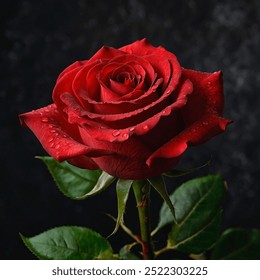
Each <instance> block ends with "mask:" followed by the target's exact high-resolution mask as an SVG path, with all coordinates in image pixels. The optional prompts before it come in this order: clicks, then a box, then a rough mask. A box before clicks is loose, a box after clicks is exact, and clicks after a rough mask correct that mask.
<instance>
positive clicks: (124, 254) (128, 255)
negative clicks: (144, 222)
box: [119, 245, 140, 260]
mask: <svg viewBox="0 0 260 280" xmlns="http://www.w3.org/2000/svg"><path fill="white" fill-rule="evenodd" d="M131 247H132V246H131V245H125V246H124V247H122V248H121V249H120V251H119V258H120V259H121V260H140V258H139V257H138V256H136V255H135V254H134V253H133V252H132V251H131Z"/></svg>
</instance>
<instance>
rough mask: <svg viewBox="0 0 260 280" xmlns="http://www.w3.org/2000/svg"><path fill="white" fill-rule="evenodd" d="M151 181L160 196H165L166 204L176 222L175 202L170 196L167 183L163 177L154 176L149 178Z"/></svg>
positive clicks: (173, 220)
mask: <svg viewBox="0 0 260 280" xmlns="http://www.w3.org/2000/svg"><path fill="white" fill-rule="evenodd" d="M148 181H149V183H150V184H151V185H152V187H153V188H154V189H155V190H156V191H157V192H158V193H159V194H160V196H161V197H162V198H163V200H164V202H165V204H166V205H167V206H168V207H167V209H168V211H169V212H171V214H170V215H171V221H172V222H175V223H176V218H175V209H174V206H173V203H172V201H171V199H170V197H169V194H168V192H167V189H166V185H165V183H164V180H163V177H162V176H158V177H153V178H150V179H148Z"/></svg>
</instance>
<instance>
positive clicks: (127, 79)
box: [116, 72, 136, 88]
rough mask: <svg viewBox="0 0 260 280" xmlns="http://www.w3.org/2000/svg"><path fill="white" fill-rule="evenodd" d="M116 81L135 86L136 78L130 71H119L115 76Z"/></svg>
mask: <svg viewBox="0 0 260 280" xmlns="http://www.w3.org/2000/svg"><path fill="white" fill-rule="evenodd" d="M116 81H117V82H119V83H121V84H124V85H126V86H129V87H132V88H133V87H135V85H136V79H135V76H134V75H133V74H132V73H129V72H121V73H119V74H118V75H117V76H116Z"/></svg>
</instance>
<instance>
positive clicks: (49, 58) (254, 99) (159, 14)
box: [0, 0, 260, 259]
mask: <svg viewBox="0 0 260 280" xmlns="http://www.w3.org/2000/svg"><path fill="white" fill-rule="evenodd" d="M0 13H1V15H0V20H1V24H0V34H1V64H0V65H1V67H0V71H1V87H0V99H1V101H0V106H1V108H0V116H1V126H0V129H1V132H0V138H1V146H0V147H1V169H0V180H1V189H0V192H1V194H0V225H1V231H0V236H1V242H0V258H3V259H5V258H6V259H19V258H21V259H26V258H33V257H32V256H31V254H30V253H29V252H28V251H27V250H26V248H25V247H24V246H23V244H22V242H21V241H20V239H19V236H18V232H22V233H23V234H25V235H29V236H31V235H35V234H38V233H40V232H41V231H44V230H46V229H48V228H50V227H54V226H59V225H70V224H77V225H84V226H89V227H92V228H94V229H95V230H97V231H99V232H100V233H102V234H104V235H108V234H109V233H111V231H112V229H113V223H112V222H111V221H110V220H109V219H108V218H107V217H106V216H105V215H104V213H105V212H109V213H113V214H115V213H116V204H115V193H114V188H110V189H108V190H107V191H106V192H105V193H104V194H101V195H100V196H99V197H94V198H91V199H89V200H86V201H83V202H75V201H70V200H69V199H67V198H65V197H63V196H62V195H61V193H60V192H59V191H58V190H57V189H56V188H55V186H54V183H53V181H52V180H51V178H50V176H49V174H48V172H47V170H46V169H45V167H44V166H43V164H42V163H41V162H40V161H39V160H37V159H34V156H35V155H45V152H44V150H43V149H42V147H41V145H40V144H39V143H38V141H37V139H36V138H35V137H34V135H33V134H32V133H31V132H30V131H29V130H26V129H24V128H21V127H20V125H19V121H18V118H17V115H18V114H19V113H21V112H26V111H30V110H32V109H35V108H39V107H42V106H45V105H47V104H49V103H51V92H52V88H53V86H54V84H55V80H56V77H57V76H58V74H59V73H60V71H61V70H62V69H63V68H64V67H66V66H67V65H69V64H71V63H72V62H74V61H75V60H81V59H87V58H89V57H90V56H91V55H92V54H93V53H94V52H95V51H97V50H98V49H99V48H100V47H101V46H102V45H109V46H114V47H120V46H122V45H125V44H128V43H131V42H133V41H135V40H137V39H140V38H143V37H147V38H148V39H149V40H150V42H151V43H152V44H154V45H163V46H165V47H166V48H167V49H168V50H170V51H172V52H174V53H175V54H176V55H177V57H178V58H179V61H180V63H181V64H182V66H184V67H186V68H194V69H196V70H200V71H208V72H210V71H216V70H218V69H222V70H223V72H224V83H225V97H226V107H225V116H226V117H227V118H230V119H232V120H234V123H233V124H232V125H230V126H229V127H228V129H227V132H226V133H224V134H222V135H221V136H218V137H217V138H215V139H213V140H211V141H210V142H208V143H207V144H205V145H203V146H201V147H198V148H193V149H191V150H190V151H189V152H188V153H187V154H186V155H185V156H184V158H183V160H182V162H181V165H182V166H183V167H192V166H198V165H201V164H203V163H205V162H206V161H207V160H208V159H209V158H210V157H211V156H212V163H211V165H210V166H209V167H207V168H205V169H204V170H202V171H200V172H198V173H196V174H193V175H192V176H191V177H194V176H200V175H205V174H208V173H220V174H222V176H223V177H224V178H225V179H226V180H227V182H228V186H229V189H228V195H227V199H226V205H225V212H224V221H223V227H230V226H243V227H258V228H259V227H260V223H259V217H260V203H259V195H260V188H259V185H258V181H259V178H260V175H259V158H260V150H259V142H260V136H259V130H260V126H259V118H260V110H259V107H260V94H259V88H260V71H259V70H260V69H259V67H260V66H259V65H260V63H259V58H260V55H259V46H260V36H259V28H260V26H259V23H260V1H258V0H250V1H247V0H230V1H224V0H222V1H220V0H208V1H202V0H197V1H195V0H188V1H172V0H171V1H170V0H169V1H161V0H160V1H157V0H155V1H151V0H149V1H137V0H126V1H119V0H118V1H105V0H102V1H97V0H95V1H90V0H89V1H84V0H81V1H80V0H71V1H58V0H42V1H27V0H24V1H5V2H4V4H1V11H0ZM185 179H186V178H182V179H180V180H176V182H174V183H173V186H169V189H173V188H174V187H176V186H177V185H178V184H179V183H181V182H182V181H183V180H185ZM131 201H132V197H131ZM132 202H133V201H132ZM152 203H153V217H154V223H156V212H157V211H158V208H159V206H160V204H161V199H160V198H159V197H158V196H157V195H156V194H153V197H152ZM135 214H136V213H135V207H134V206H133V204H131V205H130V204H129V206H128V208H127V217H126V220H127V221H128V222H129V223H132V222H134V220H133V219H134V217H135ZM135 227H136V225H135ZM111 242H112V243H113V244H114V246H115V247H116V248H119V247H120V246H121V244H123V243H124V242H125V235H123V234H122V233H121V232H119V233H118V235H117V236H116V237H112V238H111Z"/></svg>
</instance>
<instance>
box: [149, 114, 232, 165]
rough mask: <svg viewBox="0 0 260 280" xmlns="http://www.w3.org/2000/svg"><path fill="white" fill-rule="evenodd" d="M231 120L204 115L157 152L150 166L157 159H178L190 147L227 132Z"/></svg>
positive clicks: (151, 158)
mask: <svg viewBox="0 0 260 280" xmlns="http://www.w3.org/2000/svg"><path fill="white" fill-rule="evenodd" d="M230 122H231V121H230V120H225V119H223V118H222V117H220V116H216V115H204V116H203V118H201V119H200V120H199V121H197V122H195V123H194V124H193V125H192V126H191V127H188V128H187V129H185V130H183V131H182V132H181V133H180V134H178V135H177V136H175V137H174V138H173V139H172V140H170V141H169V142H168V143H166V144H165V145H163V146H162V147H161V148H159V149H158V150H156V151H155V152H154V153H153V154H152V155H151V156H150V157H149V158H148V160H147V164H148V166H152V164H153V162H154V160H155V159H157V158H166V159H169V158H178V157H179V156H181V155H182V154H183V153H184V151H185V150H186V149H187V147H188V146H191V145H198V144H201V143H203V142H206V141H207V140H209V139H210V138H212V137H214V136H215V135H217V134H219V133H221V132H222V131H224V130H225V128H226V126H227V124H229V123H230Z"/></svg>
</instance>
